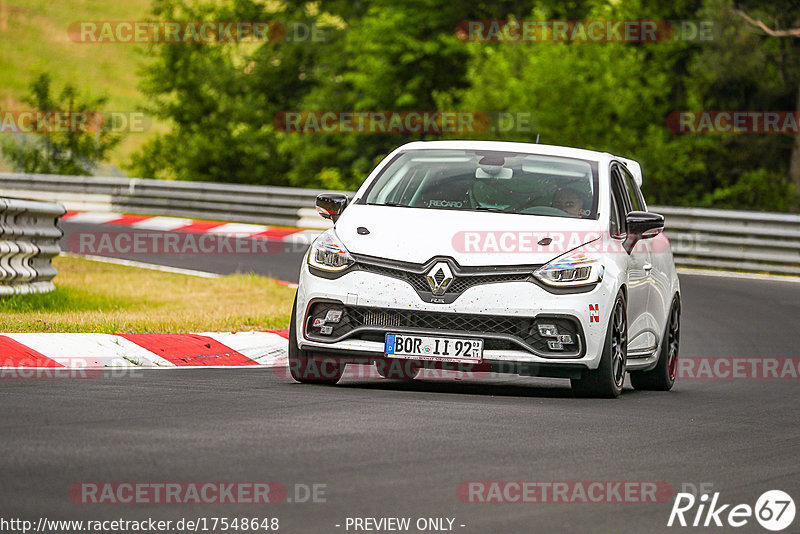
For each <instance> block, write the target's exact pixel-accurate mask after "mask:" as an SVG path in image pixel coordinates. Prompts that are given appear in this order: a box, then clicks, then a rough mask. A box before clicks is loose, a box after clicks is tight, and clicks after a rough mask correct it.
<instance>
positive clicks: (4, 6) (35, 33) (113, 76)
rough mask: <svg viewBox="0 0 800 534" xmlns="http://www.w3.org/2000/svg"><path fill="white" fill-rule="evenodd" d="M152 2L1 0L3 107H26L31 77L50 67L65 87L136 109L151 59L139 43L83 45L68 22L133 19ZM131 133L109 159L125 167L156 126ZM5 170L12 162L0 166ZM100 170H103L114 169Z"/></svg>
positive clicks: (0, 86)
mask: <svg viewBox="0 0 800 534" xmlns="http://www.w3.org/2000/svg"><path fill="white" fill-rule="evenodd" d="M149 6H150V0H125V1H124V2H107V1H104V0H63V1H60V2H53V1H52V0H0V80H2V83H0V108H1V109H8V110H19V109H26V108H27V107H28V106H27V105H26V104H22V103H21V98H22V97H23V96H24V95H25V94H26V93H27V91H28V85H29V83H30V81H31V80H32V79H33V78H34V76H36V75H37V74H39V73H40V72H44V71H47V72H49V73H50V74H51V76H52V78H53V80H54V88H55V89H57V90H60V89H61V88H62V87H63V85H64V84H65V83H67V82H71V83H73V84H74V85H76V86H77V87H78V88H79V89H80V90H81V91H82V92H89V93H91V94H92V95H98V96H99V95H106V96H108V99H109V102H108V104H107V105H106V110H108V111H112V110H113V111H117V110H120V111H130V110H136V109H137V107H139V106H141V104H142V103H143V99H144V96H143V95H142V94H141V93H140V92H139V89H138V79H139V76H138V72H139V68H140V66H141V65H142V63H143V62H144V61H145V59H146V57H145V54H144V51H143V48H142V47H141V46H140V45H134V44H91V43H78V42H74V41H72V40H71V39H70V38H69V35H68V33H67V29H68V28H69V25H70V24H72V23H74V22H80V21H122V20H127V21H132V20H141V19H142V18H144V17H146V15H147V13H148V11H149ZM159 128H160V129H163V128H164V126H163V125H158V124H155V125H153V126H152V127H151V128H150V129H149V130H148V132H146V133H138V134H130V135H127V136H126V138H125V139H124V140H123V142H122V143H121V144H120V145H119V146H118V147H117V148H116V149H115V151H114V153H113V154H112V156H111V161H110V163H111V164H112V165H114V166H116V167H120V166H121V165H122V164H123V163H124V162H125V161H127V160H128V159H129V157H130V155H131V154H132V153H133V152H134V151H136V150H137V149H138V148H139V147H140V146H141V145H142V144H143V143H144V142H145V141H146V140H147V139H148V138H149V137H150V136H152V135H153V132H154V131H155V130H156V129H159ZM0 168H3V170H10V169H8V164H7V163H5V162H3V163H2V164H1V165H0ZM112 170H113V169H112V168H103V169H100V171H99V172H100V173H104V174H107V173H109V172H112Z"/></svg>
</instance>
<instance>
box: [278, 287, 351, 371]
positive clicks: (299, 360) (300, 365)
mask: <svg viewBox="0 0 800 534" xmlns="http://www.w3.org/2000/svg"><path fill="white" fill-rule="evenodd" d="M296 312H297V297H295V298H294V305H293V306H292V319H291V321H290V322H289V372H290V373H291V374H292V378H294V379H295V380H297V381H298V382H302V383H303V384H335V383H336V382H338V381H339V379H340V378H342V372H343V371H344V364H343V363H341V361H340V360H339V359H338V358H335V357H333V356H324V355H319V354H312V353H311V352H309V351H307V350H300V347H299V346H298V345H297V320H296V318H295V317H296Z"/></svg>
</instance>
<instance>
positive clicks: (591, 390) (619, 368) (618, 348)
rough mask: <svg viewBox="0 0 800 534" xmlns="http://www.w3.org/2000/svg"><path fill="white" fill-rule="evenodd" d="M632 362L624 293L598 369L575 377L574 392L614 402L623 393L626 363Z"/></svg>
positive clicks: (573, 381)
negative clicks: (629, 355)
mask: <svg viewBox="0 0 800 534" xmlns="http://www.w3.org/2000/svg"><path fill="white" fill-rule="evenodd" d="M627 359H628V318H627V311H626V305H625V296H624V295H623V294H622V292H620V293H619V294H618V295H617V299H616V300H615V301H614V308H613V311H612V312H611V317H610V318H609V320H608V330H607V331H606V341H605V344H604V345H603V354H602V356H601V358H600V365H598V366H597V369H592V370H590V371H587V372H586V373H585V374H584V376H583V377H581V378H572V379H570V383H571V384H572V391H573V392H574V393H575V395H576V396H578V397H602V398H607V399H613V398H616V397H618V396H619V394H620V393H621V392H622V384H623V383H624V382H625V364H626V361H627Z"/></svg>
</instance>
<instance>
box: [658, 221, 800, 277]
mask: <svg viewBox="0 0 800 534" xmlns="http://www.w3.org/2000/svg"><path fill="white" fill-rule="evenodd" d="M649 209H650V210H652V211H654V212H657V213H661V214H662V215H664V217H665V218H666V222H667V227H666V231H667V235H668V236H669V238H670V241H671V242H672V251H673V254H674V256H675V263H676V264H678V265H683V266H687V267H704V268H715V269H733V270H740V271H755V272H766V273H777V274H793V275H800V215H789V214H782V213H762V212H755V211H734V210H712V209H702V208H675V207H667V206H650V207H649Z"/></svg>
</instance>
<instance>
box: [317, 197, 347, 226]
mask: <svg viewBox="0 0 800 534" xmlns="http://www.w3.org/2000/svg"><path fill="white" fill-rule="evenodd" d="M316 204H317V213H319V214H320V215H321V216H322V217H323V218H324V219H331V220H333V222H336V219H338V218H339V215H341V214H342V212H343V211H344V208H345V207H347V195H345V194H344V193H322V194H320V195H317V202H316Z"/></svg>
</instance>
